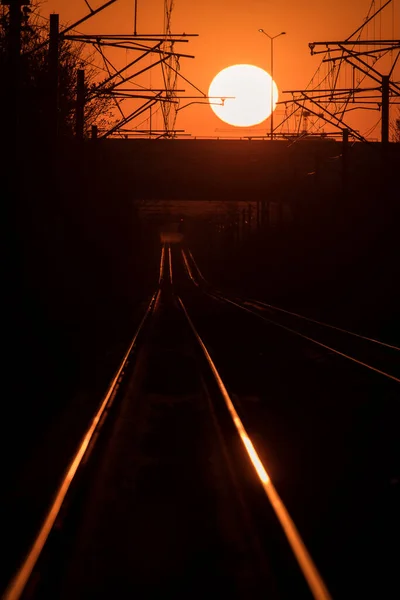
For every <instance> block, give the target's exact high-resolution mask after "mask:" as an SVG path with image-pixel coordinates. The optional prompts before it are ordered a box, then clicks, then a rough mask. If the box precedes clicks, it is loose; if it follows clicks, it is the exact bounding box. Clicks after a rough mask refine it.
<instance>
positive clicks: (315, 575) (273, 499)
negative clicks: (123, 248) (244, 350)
mask: <svg viewBox="0 0 400 600" xmlns="http://www.w3.org/2000/svg"><path fill="white" fill-rule="evenodd" d="M177 299H178V302H179V304H180V306H181V308H182V310H183V312H184V314H185V316H186V318H187V321H188V323H189V325H190V328H191V329H192V331H193V333H194V335H195V337H196V339H197V341H198V343H199V345H200V346H201V349H202V351H203V353H204V356H205V358H206V360H207V362H208V365H209V367H210V369H211V371H212V373H213V375H214V378H215V380H216V382H217V385H218V388H219V390H220V392H221V394H222V397H223V399H224V401H225V404H226V406H227V409H228V411H229V414H230V416H231V418H232V421H233V423H234V425H235V428H236V430H237V432H238V434H239V436H240V439H241V441H242V443H243V446H244V448H245V450H246V452H247V455H248V457H249V459H250V461H251V463H252V465H253V467H254V469H255V471H256V473H257V476H258V478H259V480H260V482H261V485H262V487H263V489H264V492H265V494H266V496H267V498H268V500H269V502H270V504H271V506H272V508H273V510H274V512H275V514H276V516H277V518H278V520H279V523H280V525H281V527H282V529H283V531H284V533H285V535H286V538H287V540H288V542H289V545H290V547H291V549H292V551H293V554H294V556H295V558H296V560H297V562H298V564H299V567H300V569H301V571H302V573H303V576H304V578H305V580H306V582H307V584H308V586H309V588H310V590H311V593H312V595H313V597H314V599H315V600H330V599H331V595H330V593H329V591H328V589H327V587H326V585H325V583H324V581H323V579H322V577H321V575H320V574H319V572H318V569H317V567H316V566H315V563H314V561H313V559H312V558H311V555H310V553H309V552H308V550H307V548H306V546H305V544H304V542H303V540H302V538H301V536H300V533H299V531H298V529H297V527H296V525H295V524H294V522H293V520H292V518H291V516H290V515H289V513H288V511H287V509H286V507H285V505H284V504H283V502H282V500H281V498H280V496H279V494H278V492H277V491H276V489H275V487H274V485H273V483H272V481H271V478H270V476H269V475H268V473H267V471H266V469H265V467H264V465H263V463H262V461H261V459H260V457H259V455H258V453H257V451H256V449H255V448H254V445H253V443H252V441H251V439H250V437H249V435H248V433H247V431H246V429H245V427H244V425H243V423H242V421H241V419H240V417H239V415H238V413H237V412H236V409H235V407H234V405H233V402H232V400H231V398H230V396H229V393H228V391H227V389H226V387H225V385H224V383H223V381H222V378H221V376H220V375H219V373H218V371H217V368H216V366H215V364H214V362H213V360H212V358H211V356H210V354H209V352H208V350H207V347H206V346H205V344H204V342H203V340H202V339H201V337H200V335H199V333H198V332H197V330H196V328H195V326H194V324H193V322H192V320H191V318H190V316H189V313H188V311H187V310H186V307H185V305H184V304H183V302H182V300H181V298H179V297H178V298H177Z"/></svg>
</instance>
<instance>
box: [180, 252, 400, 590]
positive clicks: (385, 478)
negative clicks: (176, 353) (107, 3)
mask: <svg viewBox="0 0 400 600" xmlns="http://www.w3.org/2000/svg"><path fill="white" fill-rule="evenodd" d="M178 254H180V256H179V255H178ZM175 259H176V263H177V265H178V264H179V263H181V265H182V266H181V276H180V278H178V277H176V282H177V284H178V281H180V286H181V287H180V288H179V293H180V294H181V296H182V298H184V299H185V302H186V303H187V306H188V307H189V310H190V311H191V314H192V315H193V317H192V318H193V321H194V323H195V324H196V327H197V328H198V330H199V331H200V333H201V335H202V336H203V339H204V340H205V341H206V343H207V346H208V347H209V348H210V351H211V353H212V356H213V358H214V360H215V361H216V363H217V364H218V367H219V371H220V373H221V374H222V376H223V377H224V378H225V379H226V380H227V381H228V382H229V390H230V393H231V396H232V397H233V398H234V399H235V404H236V406H237V407H239V408H238V409H239V412H240V415H241V418H242V420H243V422H244V425H245V427H246V429H247V431H248V432H249V433H250V435H251V437H252V439H253V440H255V441H258V440H260V441H261V444H260V446H259V447H260V454H261V457H262V459H263V460H264V461H265V464H267V465H268V467H269V471H270V473H271V475H272V478H273V480H274V482H275V483H276V485H277V488H278V490H279V492H280V494H281V497H282V498H283V500H284V502H285V504H286V506H288V508H289V510H290V512H291V514H292V515H293V517H294V520H295V522H296V523H297V524H298V526H299V529H300V531H301V533H302V535H303V537H304V539H305V540H306V542H307V544H308V546H309V547H310V548H311V549H312V553H313V555H315V557H316V558H317V559H318V564H319V565H320V567H321V568H322V569H323V572H324V573H325V577H326V580H327V582H328V586H329V589H330V591H331V593H332V595H333V597H338V598H354V597H367V596H368V595H372V596H374V597H391V595H392V594H393V590H394V589H396V586H397V583H396V582H397V575H396V573H397V565H396V561H397V557H396V553H394V552H393V551H392V550H391V548H393V545H394V544H395V543H396V539H397V535H398V532H399V531H400V520H399V516H398V510H397V508H396V507H397V506H398V502H399V501H400V470H399V465H400V444H399V438H398V427H397V423H398V421H399V417H400V410H399V402H398V399H399V350H398V348H396V347H394V346H393V345H390V344H386V343H384V342H382V341H381V340H373V339H370V338H366V337H365V336H364V337H362V336H360V335H358V334H357V333H354V332H349V331H347V330H345V329H344V328H340V329H339V328H337V327H334V326H332V325H330V324H327V323H322V322H318V321H316V320H312V319H309V318H307V317H305V316H303V315H297V314H294V313H288V312H287V311H285V310H283V309H281V307H276V306H271V305H266V304H265V303H263V302H260V301H258V300H254V299H252V298H250V299H249V298H243V297H237V296H232V295H229V294H226V293H224V292H223V291H222V290H218V289H216V288H215V287H214V286H212V285H211V284H210V283H209V282H208V281H207V280H206V279H205V278H204V276H203V274H202V273H201V272H200V270H199V269H198V267H197V265H196V262H195V259H194V257H193V255H192V254H191V253H190V251H189V250H188V249H183V252H182V251H181V250H179V253H178V252H177V251H176V252H175Z"/></svg>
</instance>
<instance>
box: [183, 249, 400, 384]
mask: <svg viewBox="0 0 400 600" xmlns="http://www.w3.org/2000/svg"><path fill="white" fill-rule="evenodd" d="M182 255H183V257H184V261H185V264H187V267H186V269H187V271H188V273H189V275H190V278H191V280H192V281H193V282H194V283H195V285H196V286H199V284H198V282H197V281H196V280H195V279H194V277H193V272H192V270H191V268H190V265H189V264H188V260H187V257H186V255H185V254H184V251H182ZM191 258H192V260H193V262H194V263H195V260H194V258H193V255H192V254H191ZM204 292H205V293H206V294H207V295H209V296H210V297H212V298H214V299H216V300H220V301H222V302H227V303H229V304H232V305H233V306H236V307H237V308H239V309H241V310H244V311H246V312H248V313H249V314H251V315H254V316H255V317H258V318H260V319H261V320H263V321H265V322H267V323H270V324H271V325H275V326H276V327H280V328H281V329H284V330H286V331H288V332H289V333H292V334H294V335H296V336H299V337H301V338H303V339H305V340H307V341H309V342H311V343H313V344H316V345H318V346H320V347H321V348H324V349H325V350H328V351H329V352H333V353H334V354H336V355H337V356H340V357H341V358H344V359H346V360H350V361H352V362H354V363H355V364H357V365H358V366H361V367H364V368H366V369H369V370H370V371H373V372H375V373H377V374H378V375H382V376H383V377H386V378H388V379H391V380H392V381H395V382H396V383H400V378H398V377H396V376H395V375H392V374H391V373H388V372H386V371H383V370H382V369H378V368H377V367H374V366H373V365H370V364H369V363H366V362H364V361H362V360H359V359H358V358H356V357H355V356H351V355H350V354H346V353H345V352H341V351H340V350H337V349H336V348H333V347H332V346H329V345H328V344H324V343H323V342H320V341H318V340H316V339H315V338H313V337H310V336H308V335H305V334H304V333H301V332H300V331H297V330H296V329H293V328H292V327H288V326H287V325H283V324H282V323H279V322H278V321H274V320H273V319H270V318H268V317H266V316H265V315H263V314H261V313H260V310H262V308H259V307H258V306H257V305H260V306H261V307H263V306H264V307H266V308H270V309H272V310H277V311H281V312H284V313H287V314H289V315H292V316H295V317H298V318H301V319H304V320H306V321H310V322H313V323H316V324H318V325H322V326H325V327H328V328H331V329H334V330H337V331H340V332H341V333H345V334H349V335H351V336H354V337H357V338H361V339H363V340H365V341H369V342H373V343H375V344H379V345H381V346H384V347H387V348H389V349H390V350H395V351H398V350H400V349H399V348H398V347H397V346H391V345H390V344H386V343H384V342H381V341H379V340H375V339H373V338H367V337H364V336H362V335H359V334H357V333H354V332H351V331H347V330H345V329H341V328H339V327H335V326H333V325H329V324H327V323H323V322H320V321H316V320H315V319H310V318H308V317H304V316H303V315H298V314H297V313H292V312H290V311H287V310H284V309H281V308H278V307H275V306H273V305H269V304H267V303H264V302H260V301H258V300H251V301H246V300H242V301H236V300H232V299H231V298H228V297H227V296H226V295H225V294H222V293H221V292H217V291H213V292H212V291H208V290H204ZM246 304H247V306H245V305H246ZM248 306H252V307H253V308H254V309H255V310H251V309H250V308H248Z"/></svg>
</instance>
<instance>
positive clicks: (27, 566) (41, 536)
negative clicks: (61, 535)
mask: <svg viewBox="0 0 400 600" xmlns="http://www.w3.org/2000/svg"><path fill="white" fill-rule="evenodd" d="M164 259H165V251H164V246H163V247H162V250H161V259H160V283H161V281H162V274H163V269H164ZM159 297H160V290H158V291H156V292H155V293H154V294H153V296H152V298H151V300H150V303H149V305H148V307H147V309H146V312H145V314H144V316H143V318H142V320H141V322H140V324H139V327H138V328H137V330H136V333H135V335H134V337H133V339H132V341H131V343H130V345H129V348H128V349H127V351H126V353H125V355H124V357H123V359H122V361H121V364H120V366H119V368H118V370H117V372H116V374H115V376H114V378H113V380H112V381H111V383H110V385H109V387H108V390H107V392H106V394H105V396H104V398H103V400H102V402H101V404H100V408H99V409H98V411H97V413H96V415H95V416H94V418H93V420H92V422H91V424H90V427H89V429H88V430H87V431H86V433H85V435H84V436H83V439H82V441H81V443H80V444H79V446H78V449H77V451H76V453H75V455H74V457H73V459H72V461H71V463H70V465H69V466H68V468H67V471H66V473H65V475H64V477H63V479H62V481H61V484H60V486H59V487H58V489H57V491H56V493H55V497H54V500H53V503H52V504H51V506H50V508H49V510H48V512H47V514H46V516H45V518H44V521H43V524H42V526H41V528H40V530H39V532H38V534H37V536H36V538H35V540H34V541H33V544H32V546H31V548H30V550H29V552H28V554H27V555H26V558H25V559H24V561H23V563H22V564H21V566H20V568H19V569H18V571H17V572H16V574H15V576H14V577H13V578H12V580H11V581H10V583H9V584H8V586H7V589H6V590H5V592H4V595H3V600H19V598H21V596H22V594H23V592H24V590H25V588H26V585H27V583H28V581H29V578H30V577H31V574H32V572H33V570H34V568H35V565H36V563H37V561H38V559H39V557H40V554H41V552H42V550H43V548H44V546H45V544H46V542H47V539H48V537H49V535H50V533H51V530H52V529H53V526H54V524H55V522H56V519H57V517H58V515H59V513H60V510H61V507H62V505H63V503H64V500H65V498H66V496H67V493H68V491H69V489H70V487H71V484H72V482H73V480H74V478H75V476H76V474H77V471H78V469H79V467H80V466H81V464H82V463H83V461H84V459H85V458H86V456H87V454H88V452H90V448H91V446H92V444H93V442H94V439H95V437H96V434H98V432H99V429H100V428H101V426H102V423H103V420H104V417H105V415H106V414H107V412H108V410H109V409H110V407H111V405H112V403H113V401H114V398H115V396H116V394H117V391H118V388H119V385H120V383H121V380H122V377H123V371H124V368H125V367H126V364H127V362H128V358H129V356H130V355H131V353H132V351H133V350H134V348H135V346H136V344H137V340H138V337H139V334H140V333H141V331H142V329H143V326H144V324H145V322H146V320H147V319H148V317H149V315H150V314H151V313H152V312H153V310H154V309H155V307H156V306H157V304H158V301H159Z"/></svg>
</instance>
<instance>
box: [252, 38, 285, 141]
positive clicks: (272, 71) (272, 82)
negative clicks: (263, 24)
mask: <svg viewBox="0 0 400 600" xmlns="http://www.w3.org/2000/svg"><path fill="white" fill-rule="evenodd" d="M258 31H259V32H260V33H263V34H264V35H266V36H267V37H269V39H270V40H271V140H272V138H273V135H274V39H275V38H277V37H279V36H281V35H286V31H281V33H277V34H276V35H272V36H271V35H269V33H267V32H266V31H264V29H259V30H258Z"/></svg>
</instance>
